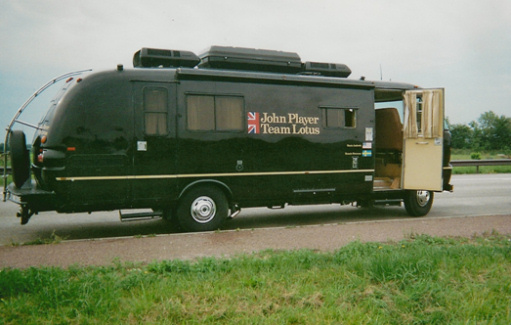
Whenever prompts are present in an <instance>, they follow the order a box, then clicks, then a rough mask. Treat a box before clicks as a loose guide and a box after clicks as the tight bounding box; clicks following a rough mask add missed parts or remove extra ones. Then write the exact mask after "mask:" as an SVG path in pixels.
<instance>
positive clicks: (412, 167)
mask: <svg viewBox="0 0 511 325" xmlns="http://www.w3.org/2000/svg"><path fill="white" fill-rule="evenodd" d="M404 113H405V114H404V125H403V137H404V148H403V170H402V174H403V176H402V177H403V183H402V184H403V189H408V190H429V191H442V155H443V134H444V129H443V128H444V126H443V125H444V124H443V121H444V89H420V90H410V91H406V92H405V95H404Z"/></svg>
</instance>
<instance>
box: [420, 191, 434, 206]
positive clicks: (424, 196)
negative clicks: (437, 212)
mask: <svg viewBox="0 0 511 325" xmlns="http://www.w3.org/2000/svg"><path fill="white" fill-rule="evenodd" d="M430 198H431V195H430V193H429V191H417V203H418V204H419V206H421V207H424V206H426V205H427V204H428V202H429V200H430Z"/></svg>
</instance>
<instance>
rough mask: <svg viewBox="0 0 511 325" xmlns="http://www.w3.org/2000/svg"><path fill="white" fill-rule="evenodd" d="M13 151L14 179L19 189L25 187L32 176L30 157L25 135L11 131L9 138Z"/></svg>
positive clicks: (12, 166)
mask: <svg viewBox="0 0 511 325" xmlns="http://www.w3.org/2000/svg"><path fill="white" fill-rule="evenodd" d="M9 146H10V151H11V168H12V179H13V181H14V184H15V185H16V186H17V187H21V186H23V184H25V182H26V181H27V180H28V178H29V176H30V155H29V152H28V150H27V144H26V139H25V133H23V131H19V130H15V131H11V134H10V136H9Z"/></svg>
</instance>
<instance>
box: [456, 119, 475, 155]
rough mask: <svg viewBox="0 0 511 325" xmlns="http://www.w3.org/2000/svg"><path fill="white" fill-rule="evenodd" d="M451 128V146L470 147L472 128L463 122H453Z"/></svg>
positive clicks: (457, 147)
mask: <svg viewBox="0 0 511 325" xmlns="http://www.w3.org/2000/svg"><path fill="white" fill-rule="evenodd" d="M450 130H451V147H452V148H455V149H472V147H473V136H474V130H473V129H471V128H470V127H469V126H468V125H465V124H453V125H451V127H450Z"/></svg>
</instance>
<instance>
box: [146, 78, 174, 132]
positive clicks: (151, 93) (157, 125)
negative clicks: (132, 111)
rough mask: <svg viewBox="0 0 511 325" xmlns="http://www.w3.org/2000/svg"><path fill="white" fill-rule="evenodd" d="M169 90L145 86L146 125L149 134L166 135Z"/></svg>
mask: <svg viewBox="0 0 511 325" xmlns="http://www.w3.org/2000/svg"><path fill="white" fill-rule="evenodd" d="M167 107H168V91H167V89H166V88H144V127H145V133H146V134H147V135H166V134H167V133H168V129H167Z"/></svg>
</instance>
